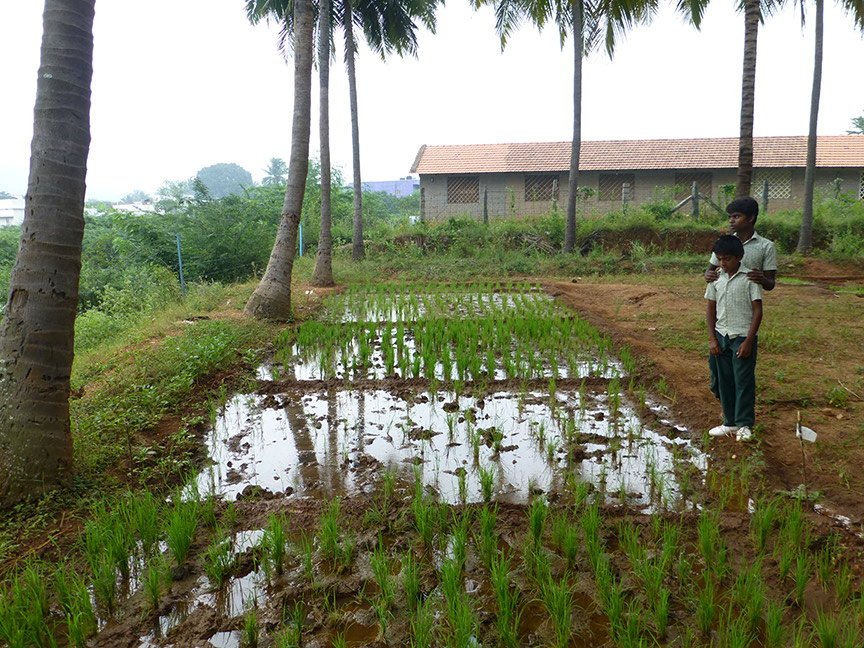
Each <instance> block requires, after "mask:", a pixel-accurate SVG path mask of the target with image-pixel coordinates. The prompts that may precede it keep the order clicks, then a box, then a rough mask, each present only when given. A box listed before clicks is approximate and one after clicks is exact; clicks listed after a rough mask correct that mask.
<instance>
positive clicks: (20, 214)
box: [0, 198, 24, 227]
mask: <svg viewBox="0 0 864 648" xmlns="http://www.w3.org/2000/svg"><path fill="white" fill-rule="evenodd" d="M23 222H24V199H23V198H2V199H0V227H2V226H4V225H20V224H21V223H23Z"/></svg>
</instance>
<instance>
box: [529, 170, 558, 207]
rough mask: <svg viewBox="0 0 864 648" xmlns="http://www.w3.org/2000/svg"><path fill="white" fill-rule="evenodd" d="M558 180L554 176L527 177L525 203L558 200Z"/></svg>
mask: <svg viewBox="0 0 864 648" xmlns="http://www.w3.org/2000/svg"><path fill="white" fill-rule="evenodd" d="M557 179H558V177H557V176H554V175H526V176H525V202H542V201H549V200H558V182H557Z"/></svg>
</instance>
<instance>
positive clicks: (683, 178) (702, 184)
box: [675, 172, 711, 200]
mask: <svg viewBox="0 0 864 648" xmlns="http://www.w3.org/2000/svg"><path fill="white" fill-rule="evenodd" d="M694 182H695V183H696V187H697V189H698V190H699V194H700V195H702V196H707V197H709V198H710V197H711V173H710V172H707V173H676V174H675V200H684V199H685V198H687V197H688V196H690V195H691V194H692V190H693V183H694Z"/></svg>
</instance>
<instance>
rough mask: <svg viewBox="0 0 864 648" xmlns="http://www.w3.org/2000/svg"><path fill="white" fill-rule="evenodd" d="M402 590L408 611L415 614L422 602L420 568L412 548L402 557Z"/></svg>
mask: <svg viewBox="0 0 864 648" xmlns="http://www.w3.org/2000/svg"><path fill="white" fill-rule="evenodd" d="M402 590H403V591H404V592H405V602H406V605H407V607H408V611H409V612H410V613H411V614H412V615H413V614H414V613H415V612H416V611H417V606H418V605H419V604H420V568H419V566H418V565H417V563H416V562H415V560H414V554H413V553H412V552H411V551H410V550H409V551H406V552H405V555H404V556H403V557H402Z"/></svg>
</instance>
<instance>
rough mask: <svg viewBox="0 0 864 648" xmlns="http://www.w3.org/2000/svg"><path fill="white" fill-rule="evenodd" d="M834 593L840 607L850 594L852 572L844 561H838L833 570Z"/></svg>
mask: <svg viewBox="0 0 864 648" xmlns="http://www.w3.org/2000/svg"><path fill="white" fill-rule="evenodd" d="M834 591H835V592H836V593H837V602H838V603H840V605H843V604H845V603H846V601H848V600H849V596H850V595H851V594H852V570H851V569H850V568H849V563H848V562H847V561H846V560H840V561H838V562H837V564H836V566H835V568H834Z"/></svg>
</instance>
